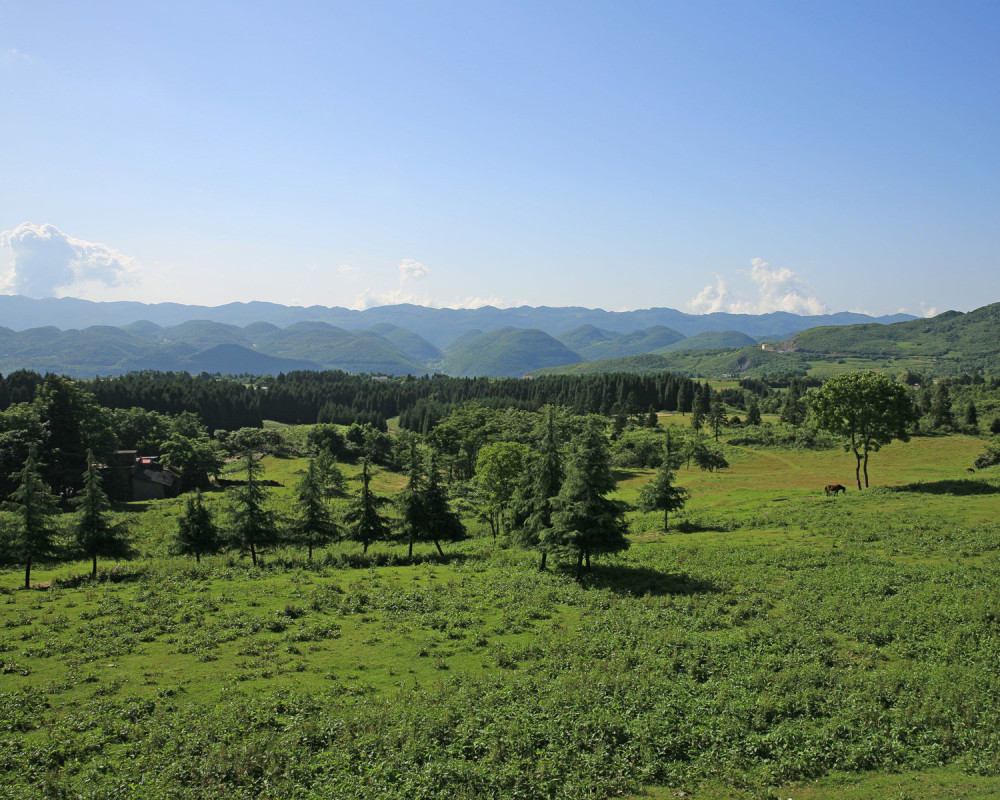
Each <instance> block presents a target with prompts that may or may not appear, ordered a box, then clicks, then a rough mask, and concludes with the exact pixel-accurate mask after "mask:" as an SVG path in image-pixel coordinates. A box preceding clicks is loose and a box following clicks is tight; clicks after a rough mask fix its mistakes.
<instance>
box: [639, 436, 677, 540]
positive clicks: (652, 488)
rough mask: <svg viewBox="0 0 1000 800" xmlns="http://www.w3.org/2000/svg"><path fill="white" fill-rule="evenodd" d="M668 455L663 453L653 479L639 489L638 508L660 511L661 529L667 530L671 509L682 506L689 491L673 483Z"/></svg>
mask: <svg viewBox="0 0 1000 800" xmlns="http://www.w3.org/2000/svg"><path fill="white" fill-rule="evenodd" d="M670 458H671V457H670V455H669V453H665V454H664V459H663V464H662V465H661V466H660V468H659V469H658V470H657V471H656V475H655V476H654V477H653V480H652V481H650V482H649V483H647V484H646V485H645V486H643V487H642V488H641V489H640V490H639V509H640V510H641V511H662V512H663V531H664V533H665V532H666V531H667V530H668V527H667V526H668V521H669V520H668V518H669V515H670V512H671V511H679V510H680V509H682V508H684V504H685V503H686V502H687V499H688V496H689V492H688V490H687V489H685V488H683V487H681V486H675V485H674V473H673V471H672V470H671V469H670V466H669V464H670Z"/></svg>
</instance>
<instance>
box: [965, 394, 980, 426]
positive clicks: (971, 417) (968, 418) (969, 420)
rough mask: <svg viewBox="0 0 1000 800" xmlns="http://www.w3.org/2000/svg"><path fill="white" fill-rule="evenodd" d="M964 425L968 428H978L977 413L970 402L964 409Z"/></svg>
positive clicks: (973, 404)
mask: <svg viewBox="0 0 1000 800" xmlns="http://www.w3.org/2000/svg"><path fill="white" fill-rule="evenodd" d="M965 424H966V425H967V426H969V427H970V428H978V427H979V413H978V412H977V411H976V404H975V403H974V402H972V401H971V400H970V401H969V405H968V406H967V407H966V409H965Z"/></svg>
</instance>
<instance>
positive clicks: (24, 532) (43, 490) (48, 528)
mask: <svg viewBox="0 0 1000 800" xmlns="http://www.w3.org/2000/svg"><path fill="white" fill-rule="evenodd" d="M14 477H15V478H17V479H18V481H19V484H20V485H19V486H18V488H17V489H16V490H15V491H14V492H13V493H12V494H11V496H10V502H9V503H8V504H7V507H8V508H9V509H11V510H12V511H13V512H14V513H15V514H16V515H17V522H18V524H17V526H16V528H15V529H14V531H13V532H12V537H11V542H10V556H11V559H10V560H12V561H17V562H20V563H23V564H24V588H25V589H30V588H31V566H32V564H34V563H35V562H37V561H47V560H50V559H53V558H55V557H56V556H57V555H58V549H57V546H56V541H55V540H56V537H57V536H58V535H59V526H58V525H57V524H56V522H55V518H56V515H57V514H58V513H59V501H58V500H57V499H56V497H55V495H53V494H52V492H51V491H49V487H48V486H47V485H46V484H45V481H43V480H42V465H41V464H39V463H38V446H37V445H34V444H33V445H31V447H30V448H29V449H28V457H27V459H25V461H24V468H23V469H22V470H21V471H20V472H17V473H15V474H14Z"/></svg>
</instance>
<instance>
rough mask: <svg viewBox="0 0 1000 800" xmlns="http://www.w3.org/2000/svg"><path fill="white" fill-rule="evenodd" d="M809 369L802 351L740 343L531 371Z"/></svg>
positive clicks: (742, 372)
mask: <svg viewBox="0 0 1000 800" xmlns="http://www.w3.org/2000/svg"><path fill="white" fill-rule="evenodd" d="M808 369H809V362H808V361H807V360H806V358H805V357H804V356H802V355H798V354H795V353H779V352H775V351H774V350H761V349H760V347H757V346H754V347H743V348H739V349H736V350H732V349H726V350H685V351H682V352H679V353H671V354H669V355H658V354H655V353H646V354H644V355H638V356H629V357H627V358H614V359H608V360H606V361H585V362H582V363H579V364H570V365H569V366H562V367H550V368H547V369H539V370H535V371H534V372H533V373H531V374H532V375H594V374H600V373H609V372H629V373H637V374H640V375H644V374H648V373H654V372H676V373H679V374H682V375H692V376H707V377H713V378H718V377H723V376H726V375H732V376H734V377H736V376H738V377H750V376H760V375H766V374H768V373H786V372H801V373H805V372H806V371H807V370H808Z"/></svg>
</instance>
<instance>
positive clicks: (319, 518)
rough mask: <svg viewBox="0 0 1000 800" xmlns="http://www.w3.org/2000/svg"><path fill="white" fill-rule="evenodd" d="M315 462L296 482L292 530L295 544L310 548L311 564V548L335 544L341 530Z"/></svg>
mask: <svg viewBox="0 0 1000 800" xmlns="http://www.w3.org/2000/svg"><path fill="white" fill-rule="evenodd" d="M316 462H317V459H315V458H314V459H310V460H309V468H308V469H307V470H306V474H305V475H303V476H302V480H301V481H300V482H299V486H298V491H297V497H296V501H295V520H294V523H293V526H292V535H293V536H294V538H295V540H296V541H297V542H299V543H301V544H304V545H306V547H308V548H309V560H310V561H312V555H313V547H318V546H321V545H324V544H327V543H329V542H333V541H336V540H337V539H338V538H339V537H340V527H339V526H338V525H337V523H336V521H335V520H334V518H333V512H332V511H331V510H330V506H329V505H327V502H326V491H325V487H324V485H323V478H322V475H321V472H320V466H319V465H317V463H316Z"/></svg>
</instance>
